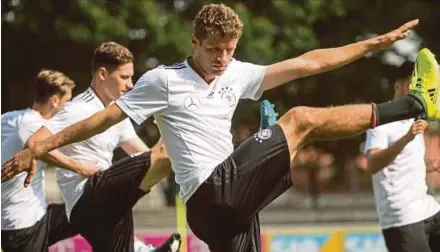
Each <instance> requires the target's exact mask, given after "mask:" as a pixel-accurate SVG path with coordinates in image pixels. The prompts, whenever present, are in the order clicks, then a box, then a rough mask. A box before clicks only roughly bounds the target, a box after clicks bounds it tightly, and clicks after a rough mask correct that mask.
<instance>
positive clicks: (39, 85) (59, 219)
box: [1, 70, 97, 252]
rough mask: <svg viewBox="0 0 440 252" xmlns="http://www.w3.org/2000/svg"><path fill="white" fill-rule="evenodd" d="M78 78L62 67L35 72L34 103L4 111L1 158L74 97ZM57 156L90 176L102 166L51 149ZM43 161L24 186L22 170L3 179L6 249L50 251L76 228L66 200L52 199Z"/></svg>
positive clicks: (20, 146)
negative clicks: (69, 218) (53, 201)
mask: <svg viewBox="0 0 440 252" xmlns="http://www.w3.org/2000/svg"><path fill="white" fill-rule="evenodd" d="M74 87H75V83H74V82H73V81H72V80H71V79H69V77H67V76H66V75H64V74H63V73H61V72H58V71H52V70H42V71H40V72H39V73H38V74H37V76H36V78H35V89H36V90H35V91H36V95H35V99H34V103H33V105H32V107H31V108H27V109H23V110H17V111H11V112H8V113H5V114H3V115H2V116H1V126H2V128H1V149H2V150H1V151H2V154H1V155H2V156H1V160H2V164H3V163H4V162H6V160H8V159H9V158H10V157H12V156H13V155H15V154H16V153H17V152H19V151H21V150H22V149H23V148H24V146H25V144H26V142H27V140H28V138H29V137H30V136H31V135H32V134H33V133H35V131H37V130H38V129H39V128H40V127H41V126H42V125H44V123H45V122H46V120H48V119H49V118H51V117H52V116H54V115H55V113H57V112H58V111H59V110H60V109H61V108H62V107H63V104H64V103H65V102H67V101H69V100H70V98H71V97H72V89H73V88H74ZM50 154H51V157H52V160H51V161H52V162H53V163H56V164H57V165H59V166H61V167H64V168H66V169H70V170H72V171H74V172H78V173H79V174H82V175H84V176H89V175H91V174H93V173H95V172H96V171H97V170H96V169H94V168H89V167H87V166H85V165H83V164H81V163H78V162H75V161H74V160H72V159H70V158H68V157H66V156H64V155H63V154H61V153H60V152H59V151H56V150H55V151H52V152H51V153H50ZM44 166H46V164H45V163H43V162H39V163H38V168H37V170H36V171H35V174H34V179H33V180H32V183H31V184H30V185H29V186H28V187H26V188H25V187H24V183H25V179H26V174H25V173H21V174H20V175H18V176H16V177H14V178H13V179H11V180H10V181H8V182H6V183H2V187H1V188H2V204H1V209H2V211H1V221H2V223H1V227H2V231H1V236H2V241H1V246H2V249H3V251H5V252H9V251H23V252H25V251H29V252H33V251H47V249H48V248H49V246H50V245H52V244H54V243H56V242H58V241H60V240H63V239H65V238H68V237H70V236H73V235H75V234H76V232H75V231H74V229H73V227H72V226H71V225H70V224H69V222H68V221H67V217H66V211H65V208H64V204H49V205H48V204H47V203H46V198H45V196H46V194H45V186H44Z"/></svg>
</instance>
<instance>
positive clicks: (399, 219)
mask: <svg viewBox="0 0 440 252" xmlns="http://www.w3.org/2000/svg"><path fill="white" fill-rule="evenodd" d="M413 122H414V119H409V120H403V121H399V122H393V123H389V124H385V125H382V126H380V127H377V128H375V129H371V130H369V131H368V132H367V141H366V145H365V152H367V151H368V150H370V149H375V148H377V149H386V148H388V147H389V146H391V145H392V144H393V143H394V142H396V141H397V140H399V139H400V138H402V136H404V135H405V134H406V133H407V132H408V130H409V129H410V127H411V125H412V124H413ZM424 157H425V144H424V139H423V136H422V135H417V136H416V137H415V138H414V140H413V141H411V142H409V143H408V144H407V145H406V146H405V148H404V149H403V150H402V152H401V153H400V154H399V155H397V157H396V159H395V160H394V161H393V162H392V163H391V164H389V165H388V166H387V167H385V168H384V169H382V170H381V171H379V172H377V173H376V174H374V175H373V189H374V198H375V201H376V211H377V214H378V216H379V221H380V224H381V226H382V228H383V229H387V228H391V227H399V226H403V225H408V224H412V223H416V222H419V221H422V220H425V219H427V218H429V217H431V216H433V215H434V214H436V213H437V212H438V211H440V205H439V203H438V202H437V201H436V200H435V199H434V198H433V197H432V196H430V195H428V187H427V186H426V165H425V159H424Z"/></svg>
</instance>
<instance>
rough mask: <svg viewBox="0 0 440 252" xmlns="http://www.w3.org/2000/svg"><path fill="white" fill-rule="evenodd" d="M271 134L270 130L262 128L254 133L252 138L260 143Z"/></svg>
mask: <svg viewBox="0 0 440 252" xmlns="http://www.w3.org/2000/svg"><path fill="white" fill-rule="evenodd" d="M271 136H272V130H270V129H264V130H261V131H259V132H257V133H256V134H254V140H255V141H257V142H258V143H262V142H263V141H264V140H266V139H269V138H270V137H271Z"/></svg>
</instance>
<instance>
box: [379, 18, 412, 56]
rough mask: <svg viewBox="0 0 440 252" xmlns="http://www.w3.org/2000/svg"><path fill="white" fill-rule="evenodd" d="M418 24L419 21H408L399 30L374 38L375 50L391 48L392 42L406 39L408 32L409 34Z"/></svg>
mask: <svg viewBox="0 0 440 252" xmlns="http://www.w3.org/2000/svg"><path fill="white" fill-rule="evenodd" d="M418 23H419V20H418V19H414V20H412V21H409V22H408V23H406V24H404V25H402V26H400V27H399V28H397V29H395V30H394V31H390V32H388V33H386V34H383V35H381V36H379V37H376V40H377V44H376V49H377V50H383V49H385V48H388V47H390V46H392V45H393V44H394V42H396V41H399V40H401V39H405V38H407V37H408V35H409V32H410V29H412V28H413V27H415V26H416V25H417V24H418Z"/></svg>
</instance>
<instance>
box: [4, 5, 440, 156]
mask: <svg viewBox="0 0 440 252" xmlns="http://www.w3.org/2000/svg"><path fill="white" fill-rule="evenodd" d="M209 2H211V1H206V0H161V1H159V0H136V1H131V0H125V1H124V0H63V1H53V0H32V1H28V0H26V1H25V0H2V1H1V11H2V31H1V32H2V37H3V39H2V63H3V64H2V69H1V70H2V84H3V85H2V113H3V112H5V111H8V110H11V109H17V108H22V107H24V106H26V105H29V104H30V103H31V102H32V96H33V92H32V91H31V90H32V89H33V87H32V78H33V77H34V75H35V74H36V72H37V71H39V70H40V69H41V68H53V69H57V70H60V71H63V72H65V73H67V74H68V75H69V76H71V77H72V78H73V79H74V80H75V81H76V82H77V88H76V90H75V93H78V92H81V91H82V90H84V89H85V88H86V87H87V86H88V85H89V82H90V79H91V77H90V70H89V67H90V66H89V62H90V58H91V55H92V52H93V50H94V49H95V47H96V46H97V45H98V44H99V43H101V42H103V41H109V40H113V41H117V42H119V43H122V44H124V45H126V46H128V47H129V48H130V50H131V51H132V52H133V53H134V55H135V57H136V62H135V68H136V77H139V76H140V75H141V74H142V73H143V72H145V71H146V70H148V69H151V68H153V67H154V66H156V65H157V64H172V63H174V62H176V61H181V60H183V59H185V57H188V56H190V55H191V43H190V35H191V29H192V28H191V21H192V18H193V17H194V15H195V14H196V13H197V11H198V10H199V9H200V7H201V6H202V5H203V4H206V3H209ZM223 2H224V3H225V4H228V5H230V6H232V7H233V8H234V9H235V10H236V11H237V12H238V13H239V14H240V16H241V18H242V20H243V23H244V34H243V37H242V38H241V41H240V45H239V47H238V49H237V51H236V58H238V59H240V60H248V61H252V62H255V63H261V64H269V63H271V62H274V61H278V60H283V59H287V58H291V57H295V56H297V55H300V54H301V53H304V52H306V51H308V50H312V49H314V48H322V47H335V46H341V45H344V44H347V43H351V42H354V41H356V40H357V39H359V38H360V37H364V36H366V35H368V34H371V33H377V34H380V33H384V32H387V31H389V30H391V29H394V28H397V27H398V26H400V25H401V24H403V23H404V22H406V21H409V20H411V19H413V18H420V24H419V26H418V27H417V28H416V32H417V33H418V34H419V36H420V37H421V38H422V39H423V43H424V45H425V46H428V47H429V48H430V49H431V50H432V51H434V52H436V53H437V54H439V53H440V43H439V41H440V33H439V32H438V24H440V12H439V11H438V10H439V9H440V8H439V7H440V4H439V1H437V0H375V1H363V0H350V1H344V0H273V1H269V0H258V1H257V0H246V1H223ZM378 56H380V54H376V55H373V57H369V58H365V59H362V60H360V61H358V62H356V63H353V64H351V65H349V66H346V67H344V68H342V69H339V70H336V71H333V72H330V73H325V74H321V75H318V76H315V77H311V78H306V79H301V80H298V81H296V82H295V83H292V84H288V85H285V86H283V87H280V88H277V89H275V90H272V91H269V92H267V93H265V94H264V98H269V99H270V100H272V101H273V102H274V103H275V104H276V106H277V109H278V110H279V112H280V113H284V112H286V111H287V110H288V109H289V108H291V107H293V106H298V105H308V106H327V105H338V104H345V103H359V102H371V101H375V102H381V101H385V100H388V99H390V98H391V94H392V92H393V89H392V85H391V84H390V82H389V79H387V77H388V76H389V75H390V73H391V71H392V70H393V69H392V67H391V66H388V65H384V64H383V63H382V62H383V61H382V60H381V59H380V57H378ZM258 121H259V114H258V103H256V102H250V101H245V102H241V104H240V106H239V108H238V111H237V113H236V116H235V118H234V127H242V126H243V125H246V126H249V127H250V128H252V130H256V129H257V127H258ZM361 140H362V138H361V137H355V138H351V139H349V140H344V141H337V142H335V141H333V142H328V143H322V144H320V145H321V147H322V148H325V149H328V150H330V151H332V152H334V153H335V155H336V157H339V158H341V157H347V156H350V155H354V154H355V153H357V152H358V145H359V143H360V141H361ZM342 162H343V161H342Z"/></svg>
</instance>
